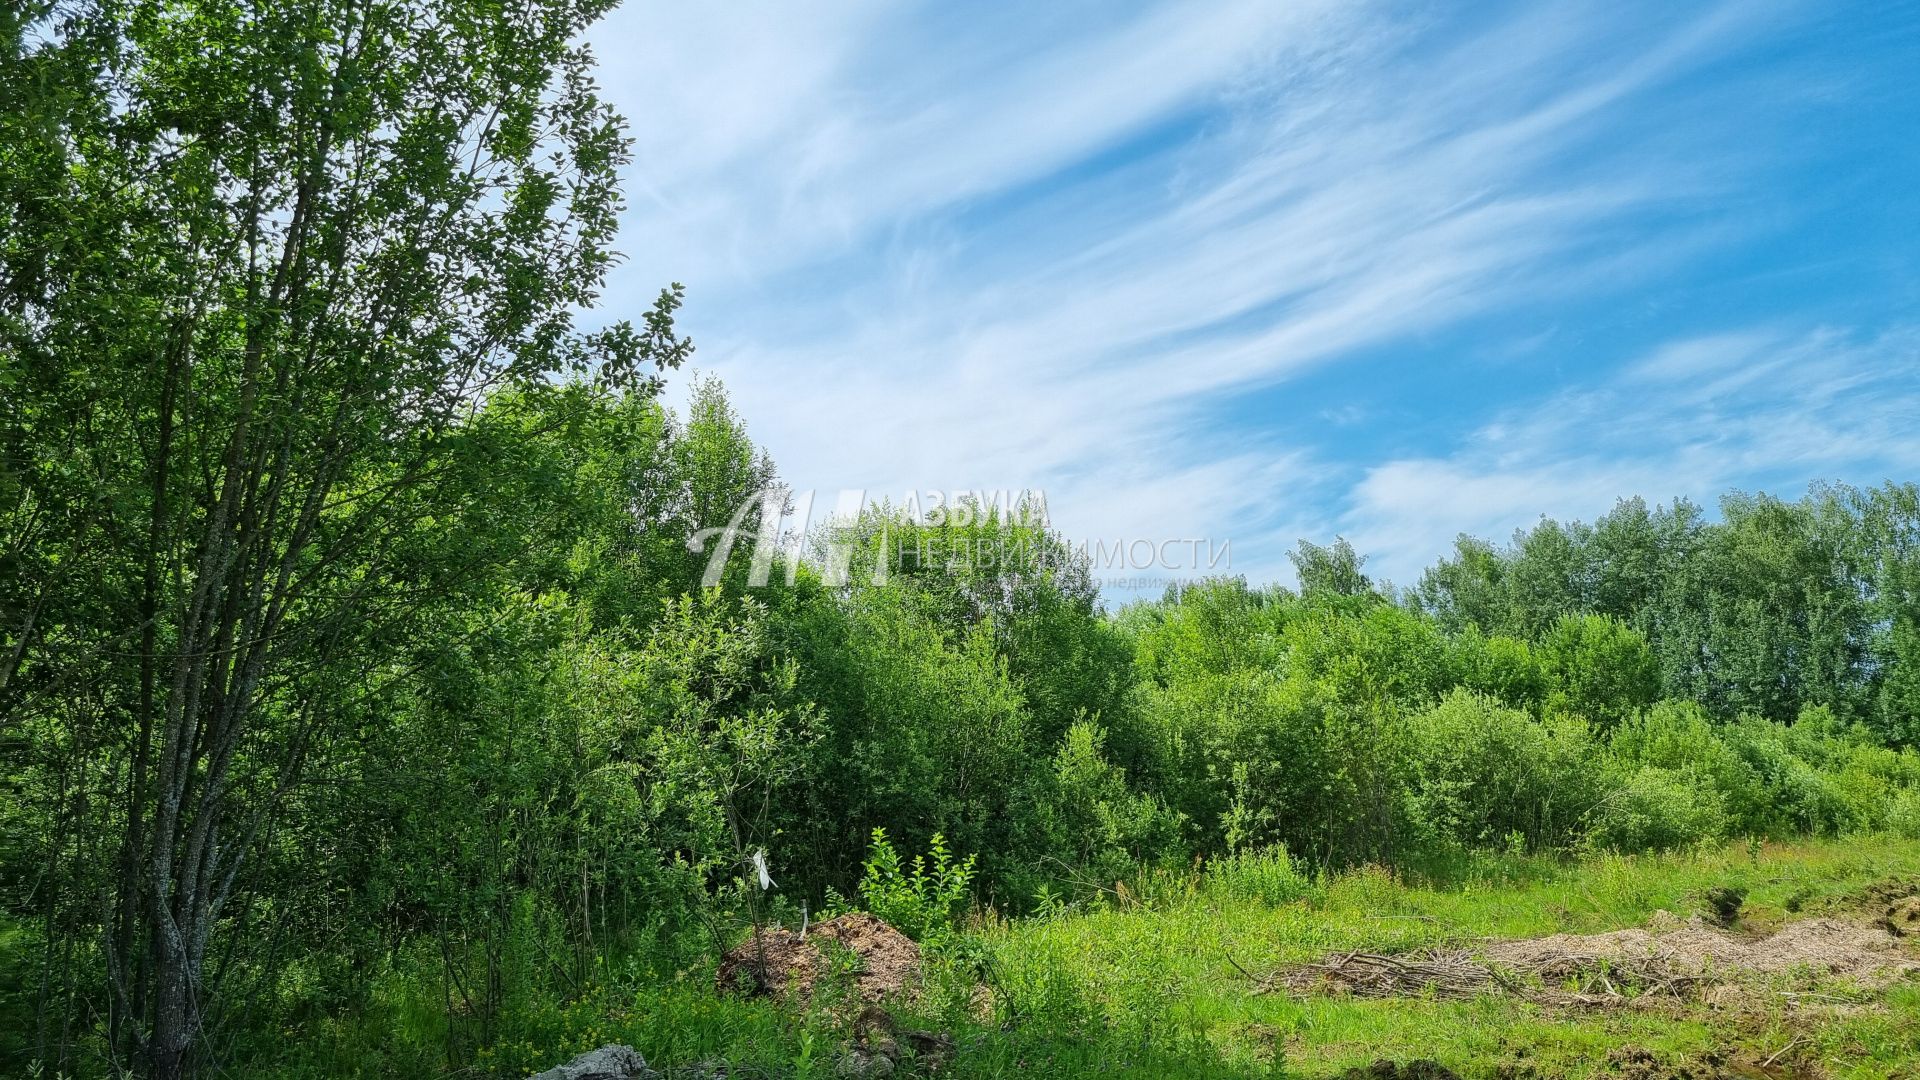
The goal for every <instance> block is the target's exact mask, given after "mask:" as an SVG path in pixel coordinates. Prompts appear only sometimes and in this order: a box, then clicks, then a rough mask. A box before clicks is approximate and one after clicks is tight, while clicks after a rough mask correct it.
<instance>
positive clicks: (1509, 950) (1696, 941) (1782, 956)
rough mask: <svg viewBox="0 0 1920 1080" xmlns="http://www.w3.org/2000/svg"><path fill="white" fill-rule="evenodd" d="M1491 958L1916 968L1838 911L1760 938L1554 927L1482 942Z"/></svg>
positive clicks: (1551, 973) (1656, 965)
mask: <svg viewBox="0 0 1920 1080" xmlns="http://www.w3.org/2000/svg"><path fill="white" fill-rule="evenodd" d="M1480 954H1481V956H1482V957H1484V958H1485V959H1486V960H1487V961H1488V962H1489V963H1492V964H1496V965H1502V966H1505V967H1510V968H1516V969H1520V970H1524V971H1531V972H1535V973H1538V974H1539V975H1541V976H1542V977H1544V978H1548V979H1554V978H1566V977H1569V976H1574V975H1577V974H1579V973H1581V972H1585V971H1591V970H1593V969H1595V968H1600V967H1608V966H1611V967H1616V968H1620V969H1623V970H1626V971H1632V972H1652V973H1656V974H1657V973H1660V972H1665V973H1669V974H1671V975H1672V976H1676V977H1684V978H1701V977H1706V976H1712V975H1716V974H1719V973H1722V972H1725V971H1728V970H1733V971H1742V972H1750V973H1754V974H1760V975H1780V974H1786V973H1789V972H1795V971H1811V972H1815V973H1819V974H1827V975H1845V976H1849V977H1852V978H1856V979H1860V980H1862V981H1868V982H1875V981H1878V982H1886V981H1891V980H1893V979H1895V978H1898V977H1899V976H1901V975H1902V974H1904V973H1906V972H1909V971H1914V970H1920V963H1917V962H1915V960H1914V959H1913V958H1912V957H1910V956H1908V955H1907V954H1905V953H1903V952H1902V951H1901V949H1900V945H1899V942H1898V941H1896V940H1895V939H1894V937H1893V935H1892V934H1890V933H1889V932H1888V931H1887V929H1886V928H1885V927H1884V926H1876V925H1870V924H1861V923H1856V922H1847V921H1842V920H1838V919H1807V920H1804V921H1802V922H1796V923H1791V924H1789V925H1787V926H1786V927H1783V928H1782V929H1781V930H1780V931H1779V932H1778V933H1776V934H1772V935H1770V936H1768V937H1764V938H1747V937H1742V936H1740V935H1737V934H1729V933H1727V932H1725V931H1723V930H1719V929H1716V928H1714V927H1712V926H1708V925H1705V924H1703V923H1687V924H1682V925H1680V926H1676V927H1673V928H1671V929H1664V930H1658V929H1656V930H1640V929H1634V930H1614V931H1611V932H1609V933H1604V934H1554V935H1553V936H1551V937H1543V938H1529V939H1523V940H1519V941H1501V942H1495V943H1492V944H1489V945H1487V946H1485V947H1484V948H1482V949H1481V950H1480Z"/></svg>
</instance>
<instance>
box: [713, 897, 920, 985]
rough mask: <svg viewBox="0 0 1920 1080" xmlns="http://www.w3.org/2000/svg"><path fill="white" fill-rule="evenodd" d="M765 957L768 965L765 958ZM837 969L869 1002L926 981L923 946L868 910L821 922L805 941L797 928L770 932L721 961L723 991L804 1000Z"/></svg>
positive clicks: (759, 936)
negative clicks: (922, 974) (922, 969)
mask: <svg viewBox="0 0 1920 1080" xmlns="http://www.w3.org/2000/svg"><path fill="white" fill-rule="evenodd" d="M763 959H764V967H763V966H762V962H763ZM836 972H840V973H845V974H846V975H847V977H848V978H849V979H850V981H851V984H852V989H853V992H854V994H855V995H857V996H858V997H859V999H860V1000H861V1001H863V1002H869V1003H872V1002H879V1001H882V1000H884V999H886V998H889V997H895V996H898V995H900V994H903V993H908V992H910V991H912V990H913V989H914V988H916V987H918V986H919V985H920V946H919V945H917V944H915V943H914V940H913V939H912V938H910V937H908V936H907V935H905V934H903V933H901V932H900V931H898V930H895V929H894V928H893V927H891V926H888V925H887V924H886V923H885V922H883V921H881V920H880V919H877V918H875V917H874V916H872V915H869V914H867V913H866V912H863V911H856V912H852V913H851V914H847V915H841V916H839V917H838V918H833V919H828V920H827V921H826V922H823V923H817V924H815V925H814V926H813V927H811V928H809V929H808V930H807V936H806V939H805V940H804V941H803V940H801V937H800V935H799V933H798V932H796V931H792V930H766V931H762V932H761V933H759V934H757V935H755V936H754V937H751V938H748V939H747V940H746V941H745V942H744V943H742V944H740V945H738V946H736V947H735V948H734V949H732V950H731V951H730V952H728V953H727V955H726V956H725V957H723V958H722V959H721V961H720V974H719V978H718V980H717V981H718V983H719V986H720V989H722V990H727V991H734V992H744V993H751V994H771V995H773V996H775V997H780V998H787V999H790V1000H797V1001H804V1000H806V999H808V998H810V997H812V996H813V992H814V986H815V984H816V983H819V982H821V981H822V980H824V979H829V978H831V977H833V975H834V974H835V973H836Z"/></svg>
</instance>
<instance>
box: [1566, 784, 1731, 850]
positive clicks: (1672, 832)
mask: <svg viewBox="0 0 1920 1080" xmlns="http://www.w3.org/2000/svg"><path fill="white" fill-rule="evenodd" d="M1702 779H1703V778H1702V777H1700V776H1699V775H1697V774H1695V773H1692V772H1688V771H1683V770H1679V769H1663V768H1661V767H1659V766H1657V765H1644V766H1641V767H1640V768H1638V769H1636V770H1634V771H1633V772H1631V773H1628V774H1627V775H1626V776H1625V777H1624V779H1623V782H1622V783H1621V784H1620V786H1619V787H1618V788H1616V789H1615V790H1614V791H1613V792H1612V793H1610V794H1609V795H1608V796H1607V798H1606V800H1605V801H1604V802H1602V803H1601V804H1600V806H1599V807H1598V808H1596V810H1595V812H1594V815H1593V818H1592V826H1591V829H1590V831H1589V833H1588V835H1587V840H1588V842H1589V843H1590V844H1592V845H1593V846H1594V847H1598V848H1603V849H1606V850H1609V851H1665V850H1668V849H1671V848H1678V847H1686V846H1688V845H1691V844H1698V843H1702V842H1704V841H1708V840H1714V839H1718V838H1719V837H1721V836H1723V835H1725V832H1726V826H1727V815H1726V811H1725V809H1724V808H1723V807H1722V805H1721V801H1720V793H1719V792H1718V791H1716V790H1714V788H1713V786H1712V785H1711V784H1710V783H1703V782H1702Z"/></svg>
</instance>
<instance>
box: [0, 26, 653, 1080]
mask: <svg viewBox="0 0 1920 1080" xmlns="http://www.w3.org/2000/svg"><path fill="white" fill-rule="evenodd" d="M610 6H611V4H610V2H609V0H529V2H528V3H525V4H519V5H513V6H510V7H501V6H500V5H497V4H493V3H488V2H481V0H434V2H432V3H427V2H408V0H240V2H237V3H229V2H224V0H133V2H130V3H119V2H106V0H78V2H72V3H60V4H55V3H51V2H40V3H35V4H32V5H30V6H29V7H28V8H27V9H25V10H24V11H19V12H14V13H10V14H9V17H8V18H7V20H5V24H4V25H5V32H6V35H7V36H6V38H5V39H4V41H0V48H3V49H4V56H3V57H0V82H4V84H5V85H6V87H7V93H8V108H7V110H6V112H7V114H8V115H7V118H6V120H5V125H4V128H0V155H4V159H5V161H6V163H7V166H8V167H7V168H6V169H4V170H0V173H4V175H5V177H6V179H5V180H4V181H0V228H4V234H0V365H4V367H3V368H0V397H4V406H5V407H4V408H0V415H4V416H5V417H6V418H7V419H6V421H5V424H6V430H5V433H4V436H3V438H4V445H5V448H6V454H7V472H8V476H7V483H6V484H5V485H4V487H5V498H6V499H7V504H6V510H7V513H8V525H9V528H8V529H7V533H8V540H7V543H8V544H9V545H10V546H9V549H8V552H7V557H8V559H9V560H10V561H16V562H18V564H19V565H21V566H22V567H28V566H34V567H39V568H42V569H44V570H46V571H48V572H47V573H46V574H43V575H41V576H40V577H39V583H38V585H37V586H30V587H28V588H27V589H25V590H24V591H23V592H21V593H19V594H17V595H16V594H13V593H10V594H9V595H8V597H7V599H8V600H9V610H8V611H7V612H6V613H5V614H6V618H5V619H4V623H5V625H6V627H7V629H6V630H5V633H6V634H7V641H6V645H7V655H8V657H9V660H8V662H7V665H6V668H5V670H4V672H3V673H0V674H4V677H5V680H6V683H5V688H4V697H0V707H3V708H5V709H6V710H7V716H8V718H9V719H10V720H12V721H15V722H20V723H28V722H32V721H35V720H46V719H47V718H49V717H56V716H59V717H61V721H60V722H61V723H63V724H64V726H65V728H66V730H64V731H62V732H61V733H60V734H61V735H62V738H61V741H60V745H59V747H58V748H54V747H50V746H49V747H44V749H45V751H46V754H47V755H60V754H64V755H67V758H68V764H69V765H71V766H73V767H72V768H70V769H68V770H67V774H68V775H72V776H74V777H76V778H79V779H76V782H80V780H81V779H85V778H91V779H92V781H93V782H95V783H97V784H99V785H100V788H101V790H100V791H99V792H98V793H97V797H95V798H92V799H90V800H88V801H87V802H85V804H84V805H82V804H80V803H75V805H74V806H73V807H72V812H73V813H74V814H78V815H82V816H85V817H86V819H87V821H88V822H89V825H90V828H91V830H92V831H99V830H101V829H105V828H111V829H112V830H113V831H114V832H116V833H117V834H118V837H119V839H118V841H117V844H118V847H119V851H118V854H117V856H116V857H114V859H113V861H112V864H113V866H114V880H112V881H111V882H110V883H108V885H109V887H110V891H111V893H112V895H113V897H114V901H113V907H112V911H113V915H112V917H111V922H112V925H111V927H110V928H109V932H108V934H107V935H106V940H107V942H108V945H107V948H106V950H105V952H106V961H107V967H108V971H109V980H108V981H109V982H110V983H111V987H112V999H113V1002H114V1004H113V1007H112V1016H113V1020H112V1028H113V1042H114V1043H115V1045H116V1047H117V1048H118V1049H119V1050H121V1051H123V1052H126V1053H129V1054H131V1055H132V1057H133V1060H134V1062H135V1063H136V1064H137V1066H138V1067H139V1068H141V1069H142V1070H144V1071H146V1072H147V1073H149V1074H151V1075H154V1076H162V1077H165V1076H176V1075H180V1074H182V1073H183V1072H185V1071H188V1070H189V1069H191V1068H192V1067H193V1066H194V1064H195V1062H194V1058H193V1055H192V1050H193V1047H194V1045H195V1040H196V1037H197V1036H198V1034H199V1033H200V1032H201V1031H202V1028H203V1025H204V1023H205V1020H206V1015H207V1010H208V1007H209V1003H210V1001H211V1000H212V999H213V993H214V989H215V988H214V987H213V986H211V985H210V984H209V981H208V970H209V969H208V956H209V954H210V952H211V951H213V950H214V949H215V946H216V945H217V938H218V935H219V934H220V933H221V931H222V928H223V927H226V926H228V925H230V924H231V922H232V920H230V919H229V918H228V916H229V915H231V914H232V913H231V912H230V911H229V910H228V905H229V904H230V903H231V902H233V901H234V900H235V898H236V897H244V896H245V895H246V893H245V890H244V889H239V888H237V886H238V884H239V883H240V882H241V881H242V880H243V879H242V877H241V874H242V870H243V868H244V867H245V866H246V865H247V862H248V857H249V852H250V851H251V850H253V849H254V847H255V846H256V845H257V844H259V843H261V842H262V841H263V839H264V838H265V837H266V836H267V835H269V834H270V831H271V827H272V822H273V820H274V814H275V810H276V808H277V807H278V806H280V805H281V803H282V802H283V800H284V799H285V797H286V796H287V794H288V793H289V791H291V790H292V789H293V788H294V787H295V785H297V784H298V782H299V780H300V777H301V775H302V770H303V766H304V765H305V764H306V763H307V762H308V760H309V758H310V757H311V756H312V755H313V754H315V753H316V752H317V750H318V748H319V747H321V746H323V745H324V740H322V739H321V736H322V734H323V733H324V732H325V730H326V725H327V721H328V718H329V716H331V715H334V714H335V712H336V711H337V710H339V709H340V708H341V707H342V705H343V702H342V698H343V697H344V698H351V697H352V695H353V694H355V693H356V692H359V687H358V686H357V685H356V683H355V682H353V681H345V682H343V680H342V677H343V676H349V677H350V676H352V675H353V674H355V673H360V672H365V671H369V670H371V669H372V667H373V666H375V665H376V664H377V662H378V658H379V656H380V655H381V653H382V649H381V645H382V642H383V640H384V639H385V638H386V637H387V636H388V635H390V634H392V633H394V632H395V629H396V627H398V626H400V625H403V624H404V620H405V618H406V616H407V613H408V612H409V611H410V610H411V609H412V606H413V604H414V601H415V600H416V599H417V597H418V596H419V595H420V593H421V591H422V590H430V589H431V588H432V587H433V586H434V581H433V580H432V579H431V578H430V577H429V578H426V579H423V578H422V577H421V576H420V575H419V574H418V573H417V572H416V571H417V570H419V568H418V567H416V566H414V565H411V564H410V563H409V562H408V561H407V559H406V558H405V554H406V551H407V548H406V545H405V544H404V543H403V542H402V541H403V540H404V538H405V537H406V536H407V534H408V532H409V529H410V527H411V525H412V524H413V523H414V522H417V521H420V520H423V519H429V518H438V519H441V520H445V519H446V518H448V517H449V516H457V515H459V514H460V513H461V512H462V510H461V507H460V506H459V505H458V504H457V503H452V502H450V501H449V500H448V499H447V498H446V497H445V493H444V492H443V490H442V489H440V488H439V487H438V486H437V484H438V481H439V480H440V479H442V473H443V470H445V469H447V468H448V467H449V465H450V463H449V456H448V453H447V446H448V441H449V435H450V433H452V432H454V431H456V430H457V429H458V427H459V425H460V424H461V423H462V421H463V420H464V419H465V418H467V417H469V416H470V415H471V414H472V411H473V410H474V409H475V408H476V407H477V405H478V404H479V403H480V402H481V401H482V400H484V398H485V397H486V396H487V395H488V394H489V393H491V392H493V391H495V390H497V389H499V388H501V387H505V386H510V385H535V384H538V383H540V382H541V381H543V380H544V379H546V378H547V377H548V376H550V375H552V374H554V373H557V372H568V371H570V372H587V371H594V372H597V373H598V375H599V377H600V378H602V379H604V380H605V381H607V382H609V383H612V384H616V385H621V386H625V387H628V388H631V389H635V390H639V391H641V392H646V391H648V390H649V389H650V388H651V387H652V386H653V385H654V380H655V378H656V376H655V375H654V371H655V369H656V368H659V367H664V366H671V365H675V364H678V363H679V362H680V361H681V359H682V358H683V357H684V356H685V355H686V352H687V350H688V349H689V348H690V345H689V343H687V342H685V341H682V340H680V339H678V338H677V337H676V336H675V334H674V331H673V328H672V322H671V316H672V313H673V310H674V308H675V306H676V305H677V302H678V292H677V287H676V289H675V290H669V291H668V292H665V293H663V294H662V295H661V297H660V300H659V302H658V303H657V304H656V305H655V306H654V308H653V309H652V310H651V311H650V312H649V313H648V314H647V315H646V318H645V319H644V321H643V323H642V325H641V326H640V327H638V328H636V327H634V326H632V325H630V324H627V323H624V322H622V323H616V324H614V325H612V326H610V327H608V328H606V329H604V330H601V331H597V332H593V333H584V332H581V331H580V330H578V329H577V328H576V327H575V325H574V312H576V311H577V310H579V309H581V308H582V307H585V306H588V305H591V304H592V303H593V302H594V301H595V299H596V294H597V290H598V288H599V286H600V284H601V282H602V279H603V277H604V274H605V272H606V270H607V268H608V266H609V265H610V262H611V260H612V259H613V257H614V255H613V252H612V251H611V250H610V248H609V246H608V245H609V243H610V242H611V240H612V237H613V233H614V220H615V214H616V211H617V210H618V208H619V200H618V194H617V187H616V173H617V170H618V169H619V167H620V166H621V165H622V164H623V163H624V162H625V161H626V159H627V153H628V150H627V146H628V144H627V140H626V138H625V136H624V133H623V127H622V124H621V122H620V120H619V118H618V117H616V116H615V115H614V114H613V113H612V112H611V111H610V110H609V109H608V108H607V107H606V106H605V105H604V104H603V103H602V102H601V101H600V100H599V98H598V97H597V94H596V89H595V87H594V84H593V82H592V79H591V57H590V56H589V55H588V53H587V52H586V50H585V49H584V48H583V47H582V46H580V45H579V44H578V41H579V37H580V33H581V31H582V30H583V29H584V28H585V27H586V26H587V25H588V24H589V23H590V22H592V21H593V20H594V19H595V18H597V17H598V16H600V15H601V14H603V13H604V11H605V10H606V9H607V8H608V7H610ZM343 685H344V686H346V687H348V688H349V689H348V690H347V691H346V693H345V694H342V692H341V688H342V686H343ZM74 701H85V702H87V703H88V707H87V709H86V711H85V716H86V717H87V720H86V721H85V723H84V724H76V723H75V722H74V720H73V717H74V716H75V715H76V714H75V713H74V712H73V710H72V709H71V703H72V702H74ZM74 857H76V858H77V856H74Z"/></svg>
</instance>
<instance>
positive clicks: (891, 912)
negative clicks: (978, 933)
mask: <svg viewBox="0 0 1920 1080" xmlns="http://www.w3.org/2000/svg"><path fill="white" fill-rule="evenodd" d="M972 882H973V856H972V855H968V856H967V857H966V858H964V859H961V860H959V861H957V862H956V861H955V860H954V858H953V854H952V853H951V852H949V851H948V850H947V842H946V839H945V838H944V837H942V836H941V835H940V834H939V833H934V834H933V839H932V840H931V841H930V842H929V843H928V846H927V853H926V854H925V855H915V856H914V857H913V863H912V865H911V866H907V865H905V864H903V863H902V862H901V860H900V853H899V852H898V851H896V850H894V847H893V842H892V841H890V840H888V839H887V831H886V830H885V829H882V828H875V829H874V830H873V840H872V842H871V845H870V847H869V848H868V851H867V861H866V863H865V865H864V867H863V870H862V873H861V876H860V902H861V903H862V904H864V905H866V908H867V910H868V911H870V912H872V913H873V914H875V915H878V916H879V917H880V918H882V919H884V920H886V921H887V922H889V923H891V924H893V926H894V927H895V928H896V929H898V930H900V931H901V932H902V933H905V934H906V935H907V936H908V937H911V938H913V939H915V940H917V941H919V942H921V943H923V944H925V945H927V946H929V947H933V948H938V947H940V946H942V945H944V944H946V943H947V942H948V941H949V940H951V939H952V937H953V933H954V920H955V918H956V917H957V916H958V915H959V914H960V913H961V912H962V910H963V909H964V907H965V906H966V904H967V901H968V899H969V897H970V895H971V894H970V893H969V891H968V890H969V888H970V886H971V885H972Z"/></svg>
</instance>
